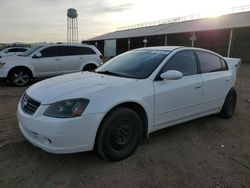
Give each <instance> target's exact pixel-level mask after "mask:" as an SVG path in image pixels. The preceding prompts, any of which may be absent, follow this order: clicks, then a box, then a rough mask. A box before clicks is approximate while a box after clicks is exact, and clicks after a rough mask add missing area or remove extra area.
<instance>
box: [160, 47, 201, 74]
mask: <svg viewBox="0 0 250 188" xmlns="http://www.w3.org/2000/svg"><path fill="white" fill-rule="evenodd" d="M168 70H176V71H180V72H181V73H182V74H183V76H188V75H194V74H197V64H196V60H195V55H194V52H193V51H187V50H186V51H182V52H178V53H177V54H175V55H174V56H173V57H172V58H171V59H170V60H169V61H168V62H167V63H166V65H165V66H164V67H163V69H162V71H161V73H163V72H166V71H168Z"/></svg>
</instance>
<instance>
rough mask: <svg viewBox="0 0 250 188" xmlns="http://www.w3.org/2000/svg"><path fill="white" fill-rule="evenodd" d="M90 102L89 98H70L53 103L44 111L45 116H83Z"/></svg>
mask: <svg viewBox="0 0 250 188" xmlns="http://www.w3.org/2000/svg"><path fill="white" fill-rule="evenodd" d="M88 104H89V100H88V99H69V100H64V101H60V102H56V103H53V104H51V105H50V106H49V107H48V108H47V109H46V111H45V112H44V115H45V116H50V117H57V118H72V117H78V116H81V114H82V113H83V111H84V110H85V109H86V107H87V105H88Z"/></svg>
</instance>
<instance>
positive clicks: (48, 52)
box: [41, 46, 62, 57]
mask: <svg viewBox="0 0 250 188" xmlns="http://www.w3.org/2000/svg"><path fill="white" fill-rule="evenodd" d="M41 54H42V57H57V56H62V47H61V46H53V47H48V48H45V49H43V50H42V51H41Z"/></svg>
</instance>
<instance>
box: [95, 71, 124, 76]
mask: <svg viewBox="0 0 250 188" xmlns="http://www.w3.org/2000/svg"><path fill="white" fill-rule="evenodd" d="M95 72H96V73H99V74H106V75H111V76H119V77H121V76H122V75H120V74H118V73H115V72H110V71H95Z"/></svg>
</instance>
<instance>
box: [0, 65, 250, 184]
mask: <svg viewBox="0 0 250 188" xmlns="http://www.w3.org/2000/svg"><path fill="white" fill-rule="evenodd" d="M25 89H26V88H18V87H12V86H10V85H8V84H6V83H4V82H1V83H0V187H32V188H34V187H102V188H104V187H107V188H110V187H115V188H116V187H120V188H122V187H136V188H137V187H143V188H144V187H164V188H166V187H171V188H172V187H185V188H188V187H192V188H193V187H195V188H196V187H197V188H200V187H216V188H222V187H223V188H229V187H233V188H234V187H244V188H249V187H250V102H248V101H247V100H248V99H250V64H248V65H247V64H242V66H241V68H240V70H239V74H238V80H237V90H238V104H237V110H236V113H235V115H234V116H233V118H231V119H228V120H225V119H221V118H219V117H218V116H216V115H213V116H209V117H205V118H201V119H198V120H194V121H190V122H188V123H183V124H180V125H177V126H173V127H170V128H167V129H164V130H162V131H158V132H155V133H153V134H151V135H150V138H149V139H148V140H146V141H144V142H143V143H142V144H141V145H140V146H139V148H138V150H137V151H136V153H135V154H134V155H133V156H132V157H130V158H128V159H126V160H124V161H121V162H115V163H114V162H108V161H105V160H103V159H101V158H99V157H98V156H97V155H96V154H95V153H94V152H85V153H77V154H69V155H54V154H49V153H46V152H44V151H42V150H40V149H38V148H36V147H34V146H32V145H31V144H30V143H28V142H27V141H25V140H24V138H23V136H22V135H21V133H20V131H19V128H18V123H17V119H16V115H15V113H16V107H17V103H18V100H19V98H20V96H21V95H22V93H23V92H24V91H25Z"/></svg>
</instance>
